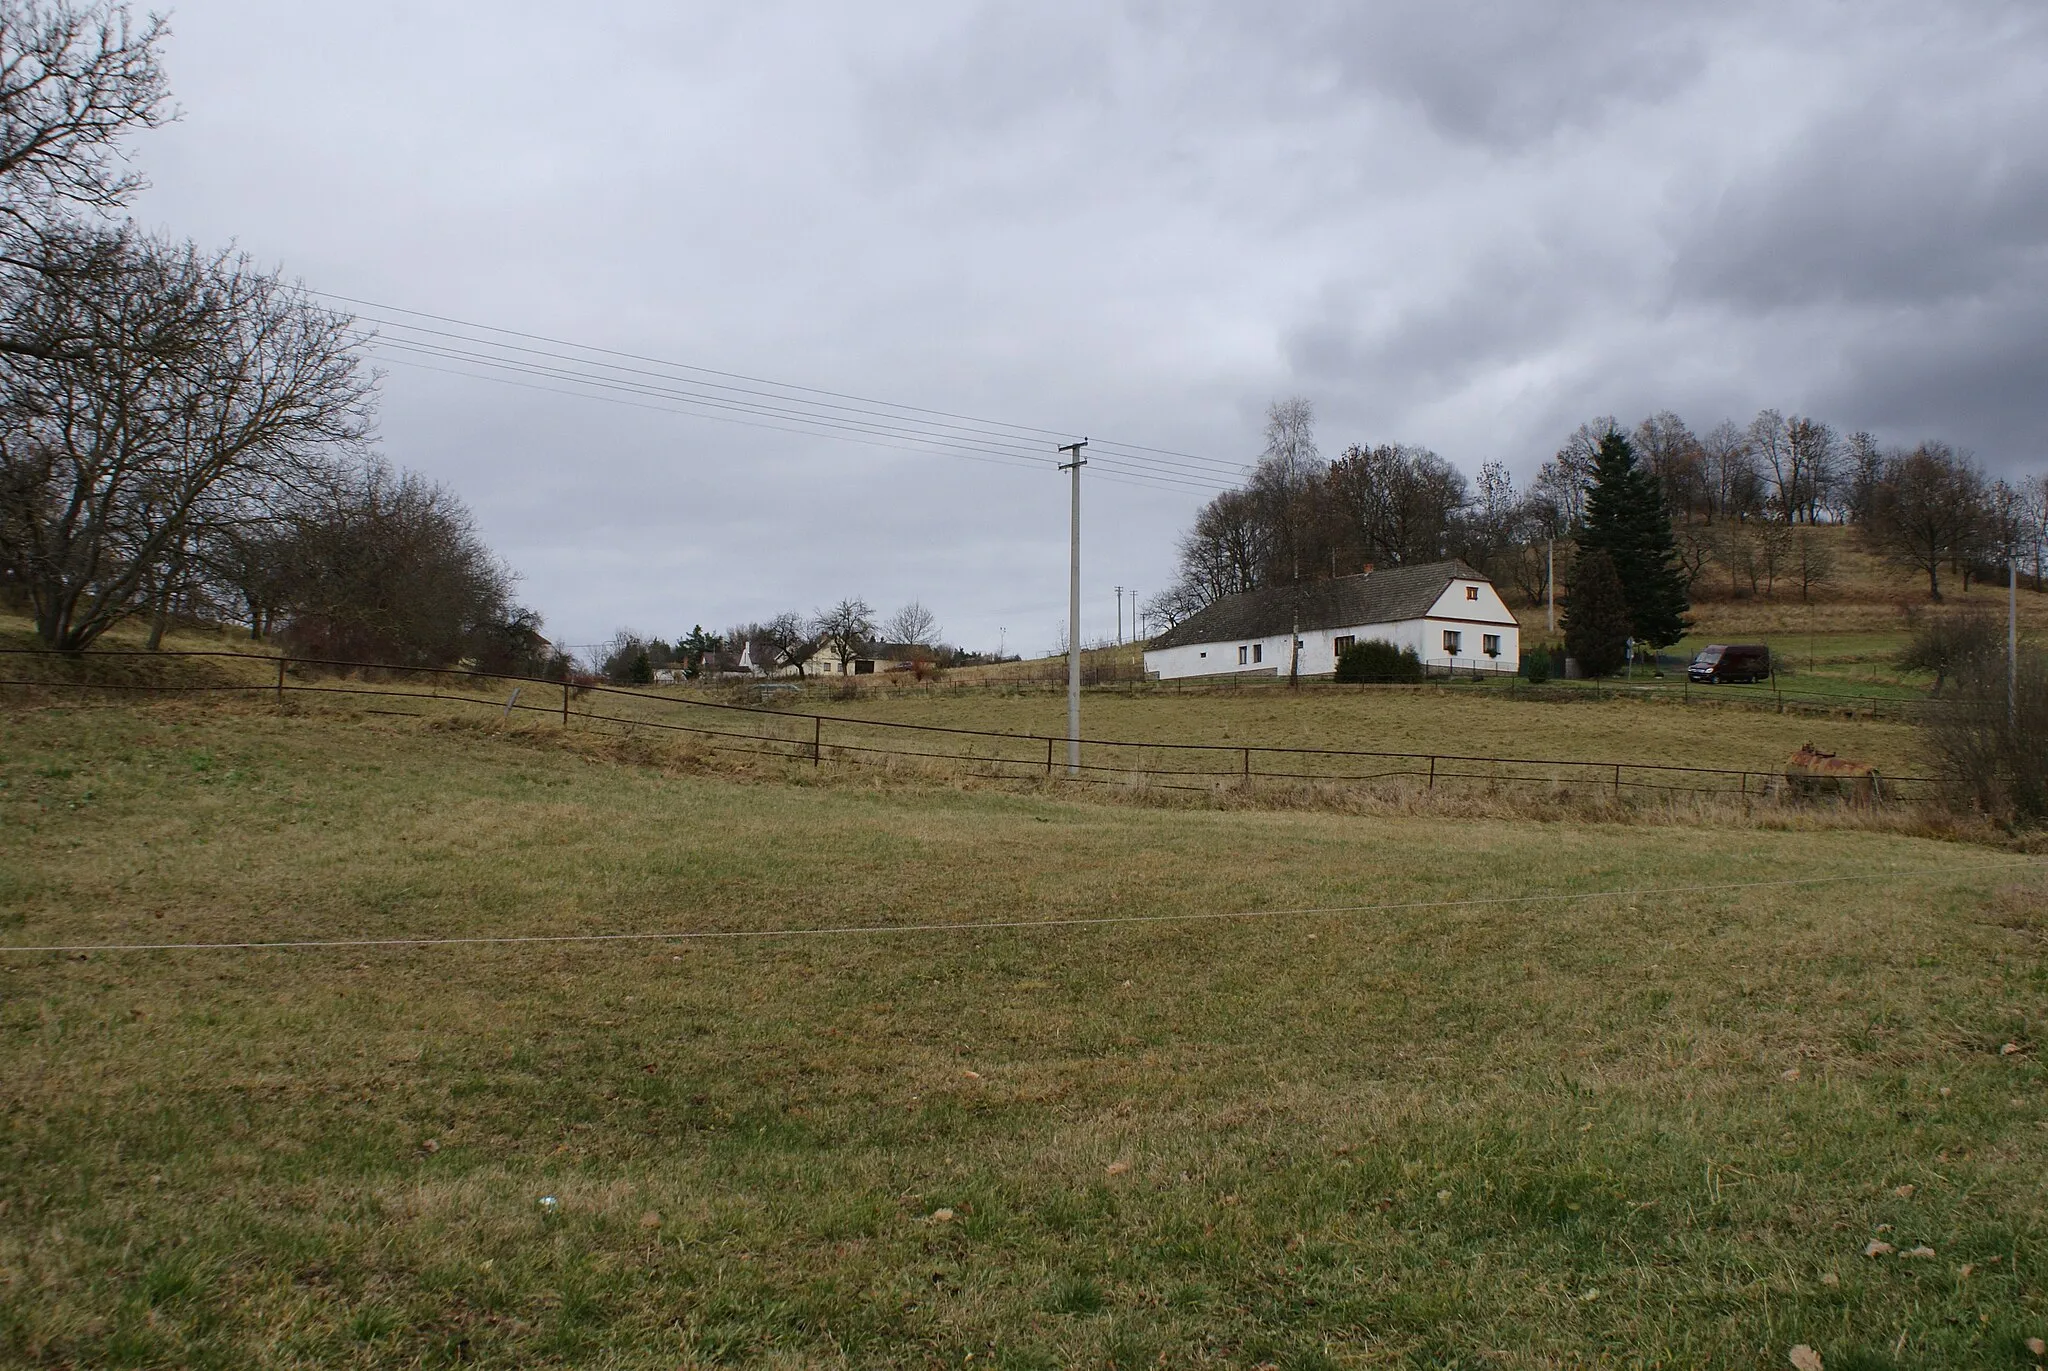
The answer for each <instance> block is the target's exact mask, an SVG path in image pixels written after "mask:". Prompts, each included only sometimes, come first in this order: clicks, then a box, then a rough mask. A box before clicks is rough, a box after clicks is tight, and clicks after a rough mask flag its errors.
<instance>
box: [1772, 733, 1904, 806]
mask: <svg viewBox="0 0 2048 1371" xmlns="http://www.w3.org/2000/svg"><path fill="white" fill-rule="evenodd" d="M1785 785H1786V788H1787V790H1788V791H1789V792H1790V793H1791V794H1792V795H1794V796H1797V797H1799V798H1801V799H1814V798H1818V797H1820V796H1823V795H1826V796H1831V797H1834V798H1836V799H1845V800H1847V801H1849V803H1851V804H1858V805H1876V804H1882V803H1884V798H1885V795H1884V776H1883V775H1882V774H1881V773H1880V772H1879V771H1878V769H1877V768H1876V767H1874V766H1872V765H1871V764H1870V763H1868V762H1852V761H1849V760H1848V759H1846V758H1843V757H1837V756H1836V755H1835V754H1834V753H1832V752H1823V751H1821V750H1820V749H1819V748H1817V747H1815V746H1814V745H1813V744H1812V743H1807V744H1806V745H1805V746H1803V747H1801V748H1800V749H1799V750H1798V751H1797V752H1795V753H1793V754H1792V759H1791V760H1790V761H1788V762H1786V763H1785Z"/></svg>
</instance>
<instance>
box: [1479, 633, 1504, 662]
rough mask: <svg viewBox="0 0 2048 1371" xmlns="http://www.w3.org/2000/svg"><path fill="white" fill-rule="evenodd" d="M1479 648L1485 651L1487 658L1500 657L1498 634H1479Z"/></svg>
mask: <svg viewBox="0 0 2048 1371" xmlns="http://www.w3.org/2000/svg"><path fill="white" fill-rule="evenodd" d="M1479 646H1480V647H1482V648H1484V649H1485V650H1486V655H1487V656H1489V657H1498V656H1500V635H1499V634H1498V633H1485V634H1481V635H1480V638H1479Z"/></svg>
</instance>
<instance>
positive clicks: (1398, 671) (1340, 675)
mask: <svg viewBox="0 0 2048 1371" xmlns="http://www.w3.org/2000/svg"><path fill="white" fill-rule="evenodd" d="M1337 679H1338V680H1339V681H1344V682H1356V681H1375V682H1385V681H1419V680H1421V679H1422V659H1421V658H1420V657H1418V656H1416V655H1415V649H1414V648H1412V647H1408V648H1402V647H1395V646H1394V645H1393V644H1392V643H1383V642H1380V641H1379V640H1378V639H1373V640H1372V641H1369V642H1363V643H1359V644H1356V645H1355V646H1352V647H1348V648H1346V649H1345V650H1344V655H1343V656H1341V657H1339V658H1338V659H1337Z"/></svg>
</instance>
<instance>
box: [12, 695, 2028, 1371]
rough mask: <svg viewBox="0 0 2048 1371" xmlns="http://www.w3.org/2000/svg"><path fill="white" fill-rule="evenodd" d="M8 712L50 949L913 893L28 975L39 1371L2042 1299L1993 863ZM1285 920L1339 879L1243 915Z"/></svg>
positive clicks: (19, 814)
mask: <svg viewBox="0 0 2048 1371" xmlns="http://www.w3.org/2000/svg"><path fill="white" fill-rule="evenodd" d="M1555 708H1556V710H1557V712H1558V714H1560V715H1561V716H1569V717H1572V718H1580V719H1597V718H1599V717H1601V716H1600V715H1599V714H1598V713H1597V712H1596V711H1595V710H1594V709H1592V708H1590V707H1586V708H1582V707H1580V706H1576V705H1574V706H1560V707H1555ZM1679 717H1681V718H1689V717H1691V716H1679ZM0 728H4V732H0V941H4V942H5V943H6V944H8V945H10V946H15V947H22V946H29V945H49V944H95V945H104V944H108V943H117V942H216V941H277V940H293V939H352V938H370V939H375V938H398V939H407V938H426V937H443V938H458V939H459V938H489V937H511V936H534V937H559V936H561V935H565V934H578V933H645V932H675V933H683V932H691V933H736V934H751V933H773V932H775V931H777V930H789V929H802V928H831V927H846V926H859V927H863V928H872V927H880V928H898V929H901V930H903V931H898V932H863V933H836V934H809V935H801V934H799V935H790V936H767V937H732V938H695V939H685V938H673V939H650V940H640V941H611V942H526V943H491V942H472V943H463V942H456V943H448V944H442V945H437V946H430V947H418V946H411V947H409V946H379V947H367V946H356V947H327V948H302V949H294V950H262V949H240V950H229V949H223V950H209V951H169V952H165V951H157V952H124V953H114V952H91V953H21V952H16V953H7V954H0V1102H4V1108H0V1117H4V1125H0V1158H4V1164H0V1361H5V1362H7V1363H9V1364H14V1365H25V1366H49V1367H56V1366H138V1367H140V1366H219V1367H250V1366H321V1367H328V1366H362V1367H369V1366H378V1367H381V1366H437V1365H468V1366H501V1367H509V1366H534V1365H577V1366H585V1365H590V1366H607V1367H665V1368H672V1367H677V1366H684V1367H692V1366H712V1365H733V1366H791V1367H794V1366H935V1365H948V1366H955V1367H959V1366H979V1365H994V1366H1006V1367H1027V1366H1028V1367H1052V1366H1124V1367H1136V1366H1158V1365H1167V1366H1195V1365H1214V1366H1237V1367H1245V1368H1252V1367H1260V1366H1275V1367H1291V1368H1307V1367H1332V1366H1380V1365H1417V1366H1469V1367H1481V1366H1485V1367H1501V1366H1504V1367H1548V1366H1564V1365H1582V1364H1595V1363H1599V1364H1614V1365H1641V1366H1656V1365H1662V1366H1700V1365H1725V1366H1783V1365H1787V1364H1789V1363H1788V1362H1787V1360H1786V1359H1787V1357H1788V1355H1789V1351H1790V1349H1791V1348H1792V1347H1794V1346H1795V1345H1798V1344H1802V1343H1803V1344H1807V1345H1810V1346H1812V1347H1814V1348H1816V1349H1818V1350H1819V1351H1820V1352H1821V1353H1822V1354H1823V1355H1824V1357H1825V1358H1826V1365H1827V1366H1828V1367H1829V1368H1836V1369H1839V1368H1843V1367H1889V1366H1924V1367H1936V1366H1941V1367H1948V1366H1985V1367H2009V1366H2023V1365H2028V1364H2030V1363H2031V1361H2032V1360H2033V1358H2031V1357H2030V1356H2029V1355H2028V1353H2027V1351H2026V1346H2025V1341H2026V1339H2028V1338H2030V1337H2036V1336H2048V1292H2044V1290H2043V1286H2042V1266H2041V1263H2042V1262H2043V1260H2044V1257H2048V1250H2044V1238H2048V1231H2044V1229H2048V1219H2044V1215H2048V1128H2044V1124H2048V1099H2044V1095H2043V1091H2042V1086H2043V1083H2044V1082H2043V1073H2042V1071H2041V1069H2040V1065H2039V1054H2040V1051H2041V1050H2042V1047H2043V1037H2044V1034H2043V1016H2044V1011H2048V960H2044V955H2043V954H2044V951H2048V944H2044V937H2048V913H2044V906H2048V880H2044V877H2043V873H2042V870H2041V868H2040V867H2039V866H2038V865H2029V864H2027V862H2026V861H2025V860H2024V859H2019V858H2015V857H2014V856H2013V855H2012V854H2011V853H2009V852H2001V851H1998V850H1995V849H1991V848H1981V847H1970V846H1965V845H1961V844H1949V843H1938V842H1933V841H1928V840H1923V839H1915V838H1907V837H1900V836H1896V835H1887V834H1882V833H1875V832H1859V831H1778V832H1774V831H1758V830H1755V829H1713V828H1703V827H1700V826H1697V825H1679V824H1672V825H1658V824H1655V823H1647V822H1637V823H1632V824H1628V825H1602V824H1587V823H1545V824H1514V823H1505V822H1496V821H1492V820H1485V819H1476V818H1466V819H1442V818H1435V819H1432V818H1400V817H1394V818H1373V819H1366V818H1358V817H1350V816H1344V815H1338V814H1323V813H1303V812H1262V811H1235V812H1232V811H1223V810H1204V809H1169V808H1163V807H1148V806H1142V805H1130V804H1118V805H1109V804H1089V803H1084V802H1081V801H1078V800H1072V799H1066V798H1062V797H1060V796H1058V795H1045V794H1009V793H1003V792H1000V791H994V790H985V789H984V790H961V789H952V788H947V787H944V786H939V785H929V784H927V785H913V784H903V783H897V782H893V781H889V780H886V779H867V780H862V779H860V778H859V773H854V774H853V775H852V776H850V777H848V776H841V778H840V779H836V780H835V779H833V777H834V776H835V774H837V773H835V772H834V771H833V769H831V768H825V769H823V770H822V771H821V773H820V779H818V780H817V781H816V782H814V783H813V782H809V781H807V780H806V779H805V778H803V777H802V776H801V775H798V776H796V777H795V778H793V779H790V780H774V781H764V780H750V781H749V780H735V779H731V778H724V777H720V776H717V775H705V774H692V773H691V771H690V769H689V768H688V767H687V766H684V765H681V764H675V763H674V762H673V759H669V761H670V764H662V763H663V761H664V755H665V754H663V753H662V752H661V751H659V750H658V749H654V748H652V747H649V748H646V749H644V750H639V751H636V750H634V749H635V748H636V747H637V746H638V745H637V743H635V740H632V739H628V740H625V741H624V742H623V743H615V744H611V745H607V747H599V746H598V745H597V744H596V743H595V742H593V741H592V740H590V739H588V738H585V739H584V741H583V743H582V744H580V745H579V744H577V743H576V742H575V741H574V740H573V739H572V740H571V741H568V742H555V741H550V740H549V739H547V738H545V737H540V736H518V735H516V734H515V735H506V736H497V735H494V734H492V733H491V732H489V731H487V730H486V731H478V730H474V729H456V728H452V727H448V726H445V725H440V726H437V725H433V724H430V723H426V722H416V721H407V720H398V719H384V718H376V717H363V716H356V717H342V716H336V715H330V714H320V713H311V714H304V715H298V716H292V715H286V716H276V715H272V714H268V713H264V712H260V711H254V710H245V711H236V710H224V709H219V708H202V707H196V706H187V705H147V706H140V707H129V706H115V705H92V706H82V707H81V706H73V705H67V704H61V703H60V704H57V705H54V706H52V705H48V704H41V705H36V706H33V707H20V706H17V707H14V708H12V709H10V710H9V712H7V713H6V714H5V715H4V716H0ZM1702 745H1704V744H1702ZM607 748H608V750H607ZM635 758H638V759H639V760H637V761H636V760H635ZM1738 883H1740V884H1742V885H1743V887H1744V888H1740V889H1729V888H1726V887H1728V886H1730V885H1733V884H1738ZM1717 887H1718V888H1717ZM1604 890H1622V891H1633V892H1637V893H1632V894H1625V895H1611V896H1602V897H1594V898H1576V897H1582V896H1586V895H1588V894H1589V893H1591V892H1598V891H1604ZM1530 896H1570V897H1575V898H1555V899H1553V898H1544V899H1536V900H1531V899H1528V898H1527V897H1530ZM1460 901H1463V902H1465V903H1456V902H1460ZM1286 910H1297V911H1299V910H1311V911H1322V912H1294V913H1269V914H1266V915H1264V916H1261V917H1225V918H1215V917H1209V916H1214V915H1239V914H1244V913H1246V912H1248V911H1286ZM1060 920H1124V922H1078V923H1075V922H1067V923H1062V922H1058V921H1060ZM1146 920H1151V921H1150V922H1147V921H1146ZM1019 923H1022V924H1029V923H1036V924H1040V925H1041V926H1038V927H1029V926H1025V927H1001V926H994V925H1004V924H1019ZM976 925H981V927H975V926H976ZM544 1198H546V1199H551V1200H552V1201H553V1202H552V1203H551V1204H544V1203H543V1201H544ZM1872 1243H1879V1244H1884V1245H1886V1246H1885V1247H1884V1248H1879V1249H1875V1250H1877V1251H1878V1252H1879V1255H1875V1256H1866V1255H1864V1254H1865V1251H1866V1249H1867V1247H1868V1245H1869V1244H1872ZM1887 1249H1888V1250H1887ZM1916 1254H1917V1255H1916ZM970 1358H971V1360H970Z"/></svg>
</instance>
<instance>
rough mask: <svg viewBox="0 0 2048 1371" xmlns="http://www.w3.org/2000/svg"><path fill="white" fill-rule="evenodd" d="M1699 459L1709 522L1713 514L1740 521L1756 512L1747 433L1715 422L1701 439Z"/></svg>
mask: <svg viewBox="0 0 2048 1371" xmlns="http://www.w3.org/2000/svg"><path fill="white" fill-rule="evenodd" d="M1700 461H1701V464H1702V466H1703V468H1704V475H1703V484H1704V493H1705V497H1706V501H1707V506H1706V516H1707V520H1708V522H1710V523H1711V522H1712V521H1713V520H1714V519H1715V518H1716V517H1719V518H1723V519H1733V520H1736V521H1738V522H1739V521H1741V520H1743V519H1747V518H1748V517H1750V515H1752V514H1754V513H1756V512H1757V510H1758V508H1759V507H1760V505H1761V503H1762V502H1761V500H1760V499H1759V487H1760V482H1759V481H1758V479H1757V470H1756V454H1755V452H1754V450H1753V449H1752V448H1751V447H1750V443H1749V437H1748V435H1747V434H1745V433H1744V432H1743V431H1742V430H1741V429H1739V428H1737V427H1736V426H1735V425H1734V424H1733V423H1730V422H1728V421H1726V420H1724V421H1722V422H1721V423H1719V424H1717V425H1715V426H1714V428H1713V429H1712V430H1710V431H1709V432H1708V434H1707V436H1706V437H1705V438H1703V439H1701V440H1700Z"/></svg>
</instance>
